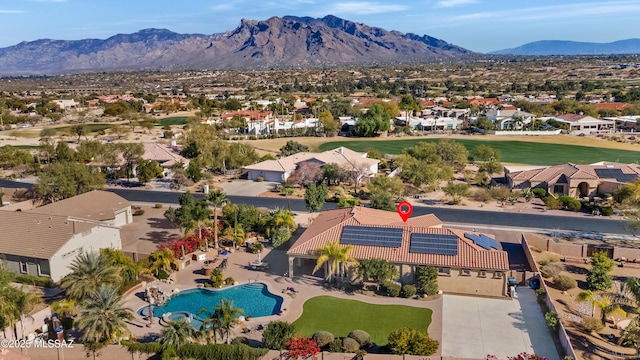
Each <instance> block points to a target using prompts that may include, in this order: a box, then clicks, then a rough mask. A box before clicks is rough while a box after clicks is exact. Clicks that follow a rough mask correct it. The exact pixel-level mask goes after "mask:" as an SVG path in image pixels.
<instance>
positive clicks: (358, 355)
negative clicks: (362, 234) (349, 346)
mask: <svg viewBox="0 0 640 360" xmlns="http://www.w3.org/2000/svg"><path fill="white" fill-rule="evenodd" d="M383 164H384V163H383ZM366 355H367V352H366V351H365V350H363V349H358V351H356V356H355V358H354V359H355V360H362V359H364V357H365V356H366Z"/></svg>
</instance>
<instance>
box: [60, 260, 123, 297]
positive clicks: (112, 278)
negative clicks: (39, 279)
mask: <svg viewBox="0 0 640 360" xmlns="http://www.w3.org/2000/svg"><path fill="white" fill-rule="evenodd" d="M120 281H121V278H120V274H119V269H118V268H117V267H115V266H113V265H112V264H111V261H110V260H109V258H108V257H106V256H104V255H101V254H99V253H98V252H87V253H83V254H80V255H78V257H76V258H75V259H74V260H73V262H72V263H71V273H69V274H68V275H67V276H65V278H64V279H62V283H61V284H60V286H61V287H62V288H63V289H64V290H66V292H67V296H68V297H70V298H72V299H75V300H77V301H85V300H86V299H87V298H88V297H90V296H92V295H93V294H95V292H96V290H97V288H98V286H100V284H103V283H104V284H119V283H120Z"/></svg>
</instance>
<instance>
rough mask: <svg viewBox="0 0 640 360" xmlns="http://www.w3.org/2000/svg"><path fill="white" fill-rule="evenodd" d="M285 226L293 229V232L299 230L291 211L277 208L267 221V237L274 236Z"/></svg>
mask: <svg viewBox="0 0 640 360" xmlns="http://www.w3.org/2000/svg"><path fill="white" fill-rule="evenodd" d="M284 226H286V227H288V228H289V229H291V231H293V230H295V229H296V228H297V225H296V221H295V218H294V217H293V214H292V213H291V211H289V210H286V209H279V208H276V210H275V211H274V212H273V213H272V214H271V215H270V216H269V219H267V229H266V233H267V236H272V235H273V233H274V232H275V230H276V229H278V228H281V227H284Z"/></svg>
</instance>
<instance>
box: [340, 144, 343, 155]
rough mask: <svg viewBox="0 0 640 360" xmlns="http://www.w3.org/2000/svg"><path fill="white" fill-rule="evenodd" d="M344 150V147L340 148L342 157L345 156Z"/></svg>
mask: <svg viewBox="0 0 640 360" xmlns="http://www.w3.org/2000/svg"><path fill="white" fill-rule="evenodd" d="M343 149H344V148H343V147H342V146H340V155H343V154H344V152H343Z"/></svg>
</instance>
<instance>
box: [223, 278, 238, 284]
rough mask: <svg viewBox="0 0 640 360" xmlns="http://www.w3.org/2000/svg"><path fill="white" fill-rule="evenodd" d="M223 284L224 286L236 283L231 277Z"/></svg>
mask: <svg viewBox="0 0 640 360" xmlns="http://www.w3.org/2000/svg"><path fill="white" fill-rule="evenodd" d="M224 283H225V284H226V285H233V284H235V283H236V281H235V280H234V279H233V278H232V277H231V276H229V277H228V278H226V279H224Z"/></svg>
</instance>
